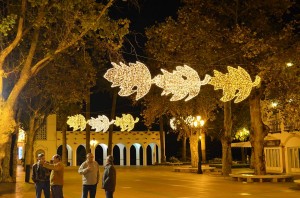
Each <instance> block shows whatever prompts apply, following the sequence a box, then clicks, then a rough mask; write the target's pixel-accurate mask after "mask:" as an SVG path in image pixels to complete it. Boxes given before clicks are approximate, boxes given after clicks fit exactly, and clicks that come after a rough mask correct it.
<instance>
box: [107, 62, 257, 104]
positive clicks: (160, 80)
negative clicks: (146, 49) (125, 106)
mask: <svg viewBox="0 0 300 198" xmlns="http://www.w3.org/2000/svg"><path fill="white" fill-rule="evenodd" d="M111 64H112V65H113V68H110V69H108V70H107V72H106V73H105V74H104V78H105V79H107V80H108V81H110V82H112V85H111V86H112V87H117V86H119V87H120V91H119V95H120V96H129V95H131V94H133V93H135V92H136V100H139V99H140V98H142V97H144V96H145V95H146V94H147V93H148V92H149V90H150V87H151V85H152V84H155V85H156V86H158V87H160V88H162V89H163V91H162V93H161V95H169V94H173V95H172V97H171V99H170V101H178V100H182V99H184V98H185V101H188V100H190V99H192V98H194V97H195V96H197V95H198V94H199V92H200V87H201V86H202V85H206V84H210V85H213V86H214V89H215V90H217V89H222V90H223V97H222V98H221V99H220V100H221V101H223V102H227V101H230V100H232V99H234V98H235V100H234V102H235V103H238V102H241V101H243V100H244V99H246V98H247V97H248V96H249V95H250V92H251V90H252V87H255V86H258V85H259V84H260V81H261V79H260V77H259V76H256V78H255V81H254V82H252V80H251V77H250V75H249V74H248V73H247V71H246V70H244V69H243V68H241V67H238V68H237V69H236V68H233V67H230V66H228V67H227V69H228V72H229V73H227V74H222V73H221V72H219V71H217V70H214V76H213V77H211V76H209V75H208V74H206V75H205V77H204V79H203V80H202V81H201V80H200V77H199V75H198V73H197V72H196V71H195V70H194V69H192V68H191V67H189V66H187V65H184V66H177V67H176V70H174V71H173V72H171V73H170V72H168V71H166V70H164V69H161V71H162V74H159V75H157V76H155V77H154V78H153V79H152V80H151V74H150V71H149V69H148V68H147V67H146V65H144V64H143V63H141V62H138V61H137V62H136V63H129V65H126V64H124V63H122V62H120V64H117V63H114V62H112V63H111Z"/></svg>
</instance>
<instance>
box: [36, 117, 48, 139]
mask: <svg viewBox="0 0 300 198" xmlns="http://www.w3.org/2000/svg"><path fill="white" fill-rule="evenodd" d="M38 126H40V128H39V129H38V130H37V133H36V136H35V139H36V140H47V130H46V122H43V120H42V119H40V120H38Z"/></svg>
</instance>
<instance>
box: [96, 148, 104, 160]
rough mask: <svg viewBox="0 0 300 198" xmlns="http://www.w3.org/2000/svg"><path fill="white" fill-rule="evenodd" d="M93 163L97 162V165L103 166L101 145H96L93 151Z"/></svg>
mask: <svg viewBox="0 0 300 198" xmlns="http://www.w3.org/2000/svg"><path fill="white" fill-rule="evenodd" d="M95 161H96V162H98V164H99V165H104V160H103V148H102V146H101V145H98V146H97V147H96V149H95Z"/></svg>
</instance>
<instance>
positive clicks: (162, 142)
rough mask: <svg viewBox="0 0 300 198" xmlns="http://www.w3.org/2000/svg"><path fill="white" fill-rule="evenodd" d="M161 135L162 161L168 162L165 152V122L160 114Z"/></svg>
mask: <svg viewBox="0 0 300 198" xmlns="http://www.w3.org/2000/svg"><path fill="white" fill-rule="evenodd" d="M159 137H160V154H161V156H160V161H161V163H165V162H166V154H165V132H164V122H163V117H162V116H159Z"/></svg>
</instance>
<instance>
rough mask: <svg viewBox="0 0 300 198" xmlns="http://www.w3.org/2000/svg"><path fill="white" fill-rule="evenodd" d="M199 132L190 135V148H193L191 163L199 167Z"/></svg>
mask: <svg viewBox="0 0 300 198" xmlns="http://www.w3.org/2000/svg"><path fill="white" fill-rule="evenodd" d="M197 134H198V133H195V134H193V133H191V136H190V150H191V165H192V167H194V168H195V167H198V160H199V158H198V138H199V137H198V135H197Z"/></svg>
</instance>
